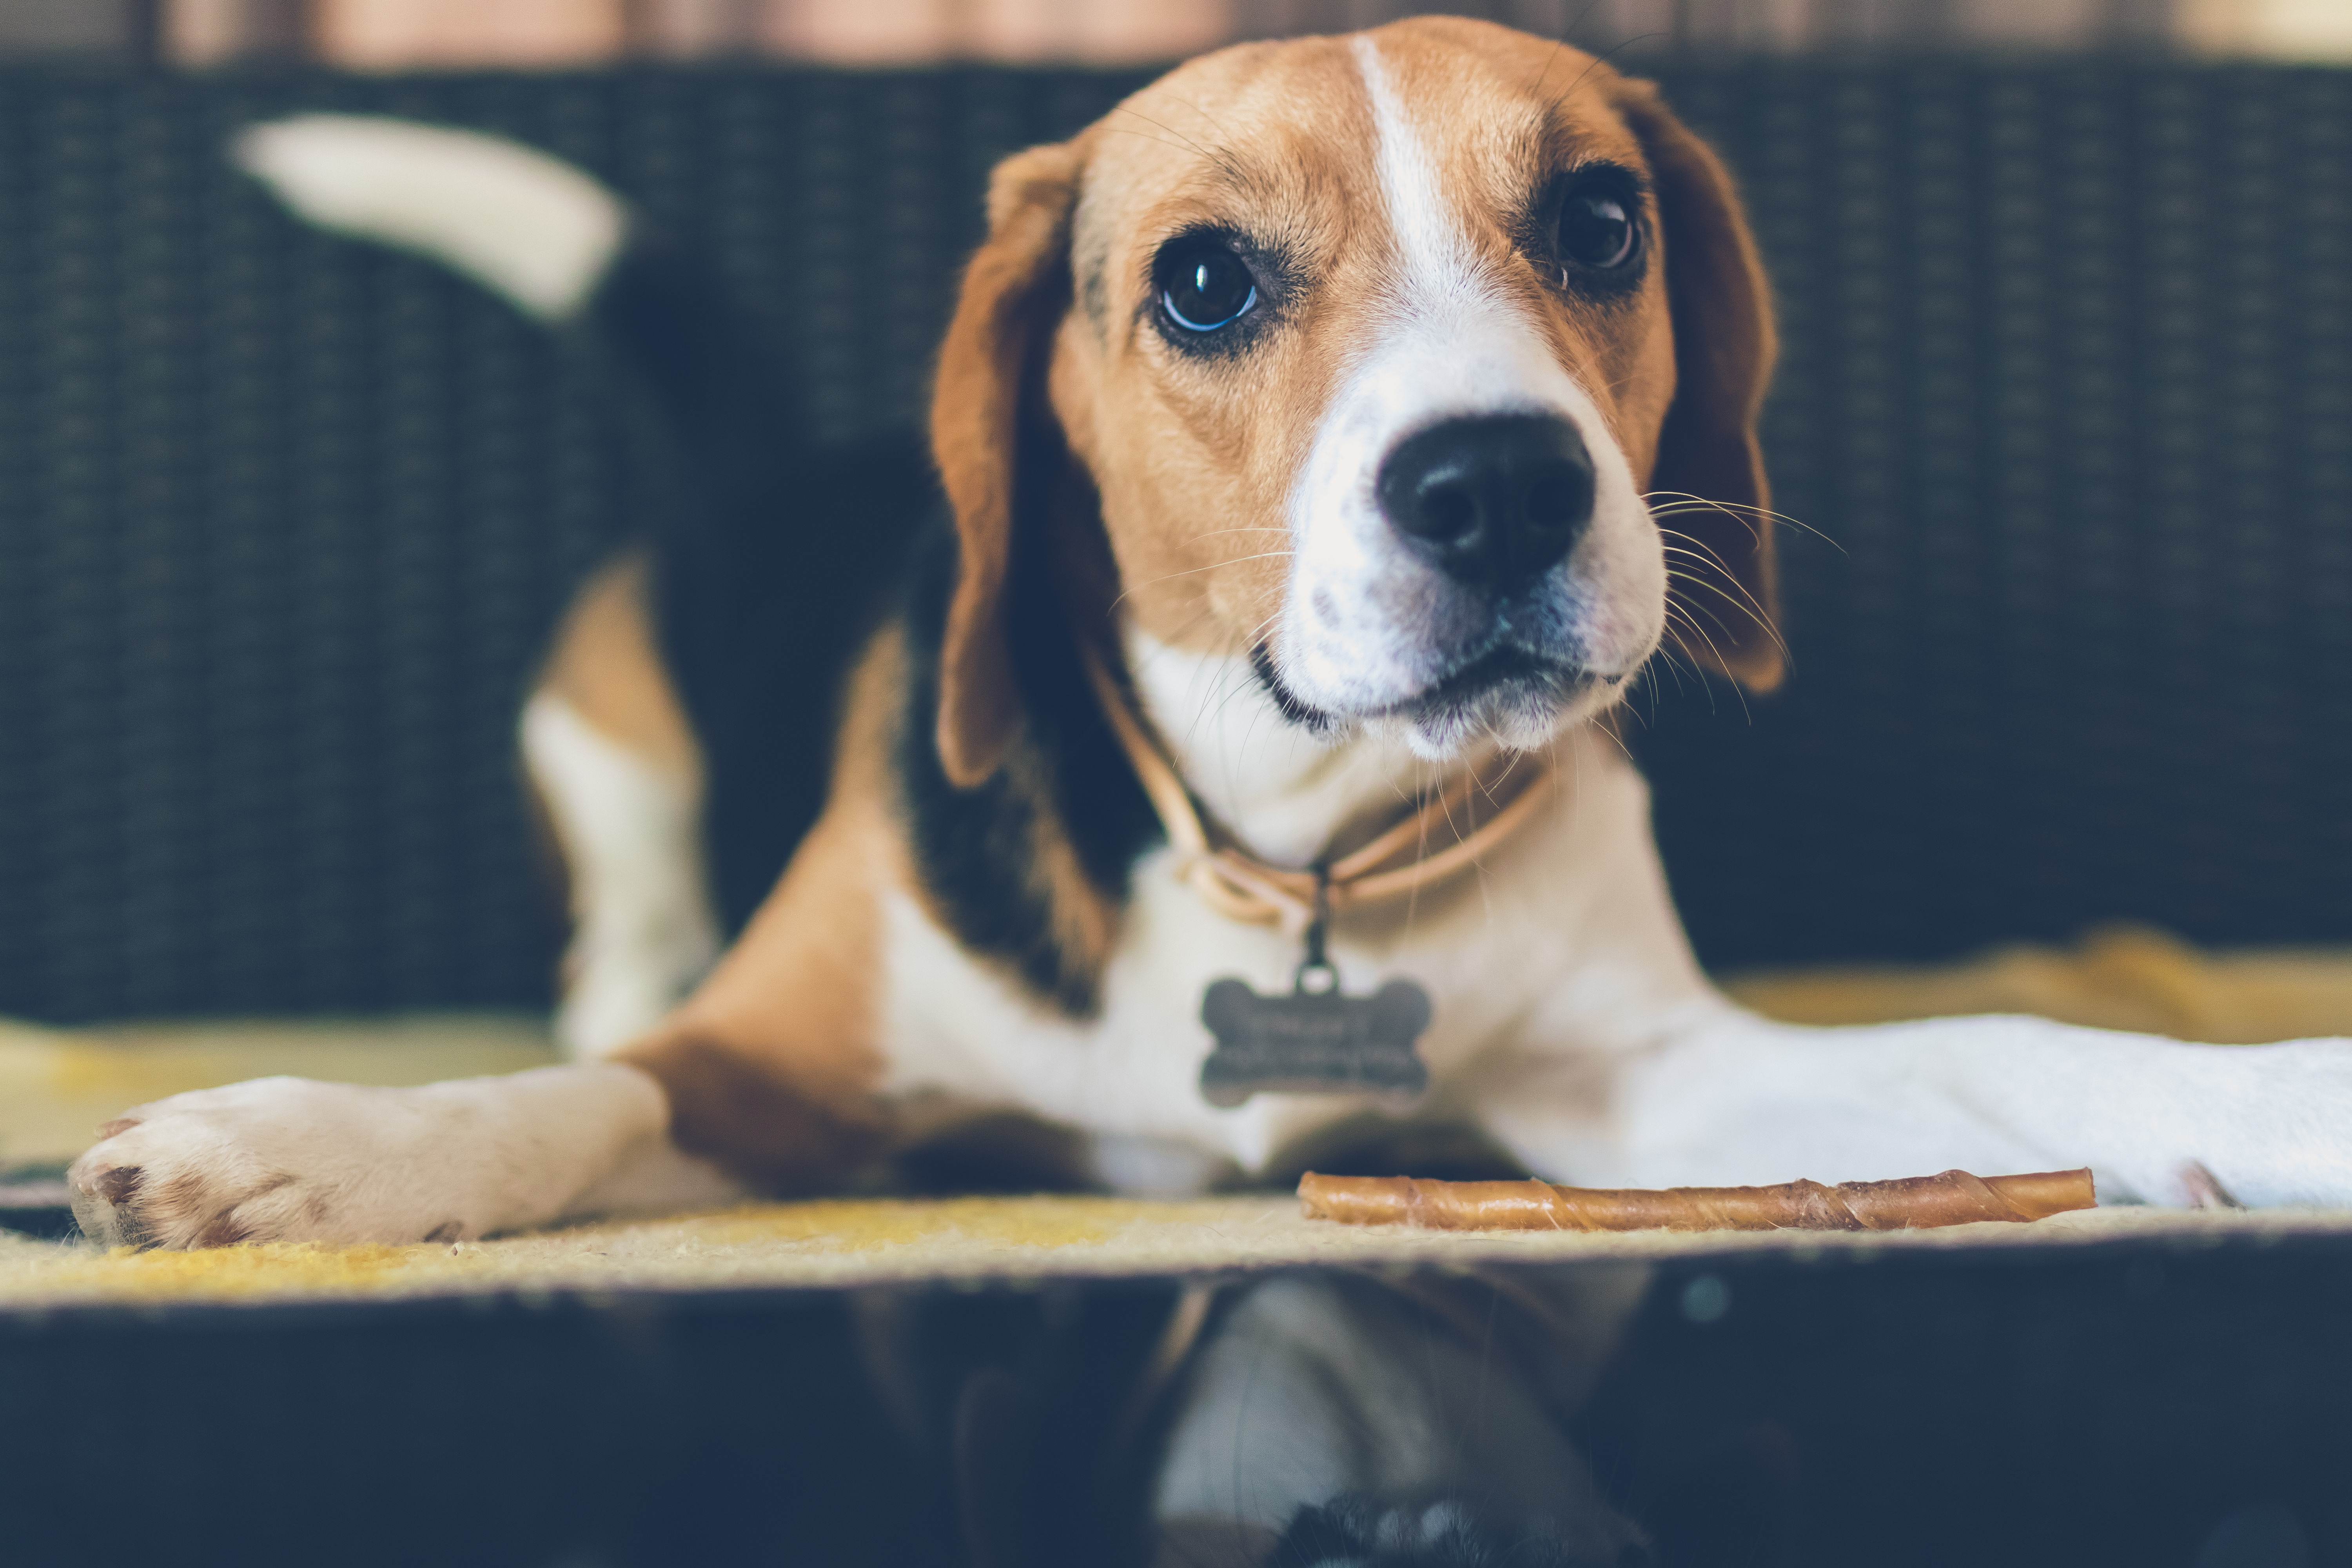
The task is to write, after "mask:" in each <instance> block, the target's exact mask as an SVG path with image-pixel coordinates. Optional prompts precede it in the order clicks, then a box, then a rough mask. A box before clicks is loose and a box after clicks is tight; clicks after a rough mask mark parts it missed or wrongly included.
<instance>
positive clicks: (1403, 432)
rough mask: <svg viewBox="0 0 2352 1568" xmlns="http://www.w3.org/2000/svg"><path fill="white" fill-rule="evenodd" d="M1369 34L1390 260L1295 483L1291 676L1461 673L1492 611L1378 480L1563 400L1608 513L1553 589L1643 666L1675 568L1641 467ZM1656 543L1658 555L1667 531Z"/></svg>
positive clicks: (1613, 653) (1326, 689)
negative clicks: (1412, 445) (1645, 492)
mask: <svg viewBox="0 0 2352 1568" xmlns="http://www.w3.org/2000/svg"><path fill="white" fill-rule="evenodd" d="M1353 47H1354V53H1355V58H1356V62H1357V67H1358V69H1359V70H1360V73H1361V75H1362V77H1363V81H1364V90H1365V94H1366V97H1367V98H1368V100H1369V101H1370V107H1371V110H1372V119H1373V124H1374V130H1375V134H1376V137H1377V142H1378V145H1377V147H1376V149H1375V153H1374V164H1373V166H1374V170H1375V172H1376V173H1377V174H1378V176H1379V181H1380V193H1381V206H1382V209H1383V214H1382V216H1384V217H1385V218H1386V220H1387V222H1386V227H1387V230H1388V234H1389V249H1390V255H1391V260H1390V264H1389V266H1388V268H1387V269H1386V276H1385V278H1384V279H1383V282H1382V284H1381V288H1380V291H1379V293H1378V294H1377V296H1376V297H1375V299H1374V300H1373V301H1372V303H1373V304H1374V306H1375V308H1374V309H1373V310H1371V311H1370V313H1369V314H1368V316H1367V318H1366V321H1367V329H1366V331H1365V333H1364V336H1363V338H1362V340H1361V341H1360V342H1356V343H1355V344H1353V345H1351V347H1350V351H1349V353H1348V356H1347V358H1346V359H1345V361H1344V362H1343V363H1342V367H1341V374H1340V379H1339V389H1338V391H1337V393H1336V394H1335V395H1334V396H1333V398H1332V401H1331V404H1330V406H1329V407H1328V409H1327V410H1326V412H1325V414H1324V416H1323V420H1322V426H1321V428H1320V429H1318V431H1317V432H1316V436H1315V439H1314V441H1313V443H1312V444H1311V446H1310V447H1309V448H1308V450H1307V458H1306V460H1305V461H1304V462H1303V463H1302V464H1301V466H1300V468H1299V471H1298V476H1297V480H1296V482H1295V485H1294V488H1293V489H1292V492H1291V498H1290V507H1289V511H1290V526H1291V532H1292V538H1293V540H1294V542H1295V543H1296V554H1295V559H1294V563H1293V568H1292V574H1291V582H1290V591H1289V594H1288V595H1287V598H1286V602H1285V605H1284V606H1283V610H1282V614H1281V616H1280V622H1279V624H1280V628H1281V630H1280V636H1279V649H1278V664H1279V666H1280V668H1281V669H1282V672H1283V676H1284V679H1285V680H1286V682H1287V683H1288V684H1289V685H1290V687H1291V688H1292V689H1293V690H1294V691H1295V692H1296V693H1297V695H1298V696H1299V698H1300V699H1301V700H1305V701H1306V702H1307V703H1308V704H1309V705H1311V706H1313V707H1317V708H1321V709H1324V710H1328V711H1333V712H1339V713H1355V714H1366V713H1374V712H1378V711H1379V710H1382V709H1386V708H1390V707H1392V706H1394V705H1395V704H1398V703H1401V702H1406V701H1409V700H1412V699H1413V698H1414V697H1416V696H1418V695H1419V694H1420V693H1422V692H1423V691H1424V690H1425V689H1427V688H1428V687H1429V686H1430V685H1432V684H1433V682H1435V681H1437V680H1440V679H1444V677H1445V676H1447V675H1448V674H1450V673H1452V671H1453V669H1454V667H1455V661H1456V660H1457V658H1458V657H1459V656H1460V654H1461V651H1462V649H1463V647H1465V642H1475V640H1476V636H1477V632H1476V629H1475V627H1474V626H1471V625H1470V624H1469V623H1468V621H1466V620H1465V616H1476V617H1480V618H1483V617H1484V616H1485V614H1486V612H1485V610H1484V609H1483V608H1481V607H1478V606H1477V605H1474V604H1472V603H1471V602H1470V601H1469V600H1467V599H1465V595H1463V594H1461V593H1460V592H1458V591H1457V590H1456V589H1455V588H1454V586H1453V585H1452V584H1449V583H1447V582H1446V581H1445V580H1444V578H1443V576H1442V575H1441V574H1438V573H1436V572H1434V571H1433V570H1432V569H1431V568H1430V567H1429V566H1428V565H1427V564H1426V563H1423V562H1421V561H1420V560H1419V559H1417V558H1416V557H1414V556H1413V555H1412V552H1409V551H1408V550H1406V549H1405V548H1404V547H1403V545H1402V542H1400V541H1399V540H1398V539H1397V538H1396V536H1395V534H1394V531H1393V530H1391V527H1390V526H1389V523H1388V520H1387V518H1386V516H1385V515H1384V514H1383V512H1382V510H1381V505H1380V497H1379V494H1378V480H1379V476H1380V470H1381V463H1382V462H1383V461H1384V460H1385V459H1386V458H1387V457H1388V455H1389V453H1390V452H1391V451H1393V450H1394V449H1395V447H1396V446H1397V444H1398V443H1399V442H1401V441H1402V440H1404V439H1406V438H1407V437H1411V436H1412V435H1414V434H1416V433H1417V432H1419V431H1421V430H1424V429H1426V428H1428V427H1429V426H1433V425H1435V424H1438V423H1440V422H1441V421H1444V420H1446V419H1451V418H1458V417H1464V416H1479V415H1489V414H1553V415H1559V416H1562V417H1564V418H1566V419H1568V420H1570V422H1571V423H1573V424H1574V425H1575V426H1576V427H1577V428H1578V430H1579V431H1580V432H1581V433H1582V435H1583V437H1584V439H1585V445H1586V447H1587V448H1588V449H1589V450H1590V451H1591V454H1592V459H1593V466H1594V473H1595V479H1596V504H1595V508H1594V519H1593V526H1592V527H1591V529H1590V530H1588V531H1587V535H1586V538H1585V541H1584V542H1583V543H1582V544H1581V545H1580V547H1579V548H1578V551H1577V552H1576V555H1575V557H1574V558H1573V561H1572V563H1571V572H1570V574H1563V576H1562V578H1561V579H1560V580H1559V581H1556V582H1555V583H1554V584H1553V585H1552V587H1551V589H1550V590H1549V593H1550V594H1551V595H1552V597H1553V605H1552V607H1553V608H1554V609H1556V610H1557V612H1558V614H1559V616H1562V617H1568V618H1573V619H1575V620H1576V622H1577V623H1578V625H1579V626H1580V633H1581V646H1580V647H1561V648H1559V649H1557V650H1554V651H1555V652H1556V653H1557V654H1558V656H1559V657H1562V658H1581V659H1583V660H1585V661H1587V662H1588V663H1590V664H1591V665H1592V666H1593V667H1594V668H1601V669H1605V670H1609V671H1611V672H1612V673H1614V672H1616V671H1617V670H1618V669H1619V668H1621V667H1622V668H1630V666H1631V665H1632V664H1634V663H1638V662H1639V661H1640V659H1641V658H1646V657H1647V655H1648V652H1649V648H1650V647H1651V645H1652V643H1653V642H1654V636H1655V634H1654V629H1651V627H1650V626H1649V623H1651V622H1654V620H1655V619H1656V618H1657V616H1658V614H1659V611H1658V610H1657V609H1656V608H1652V609H1649V610H1647V611H1644V610H1643V609H1642V608H1641V605H1642V603H1643V601H1644V600H1645V599H1649V598H1659V599H1660V601H1661V603H1663V597H1662V593H1663V591H1662V587H1661V586H1660V585H1659V584H1661V583H1662V581H1663V570H1664V568H1663V562H1662V560H1661V561H1659V562H1654V563H1649V564H1647V565H1645V564H1644V563H1643V561H1642V560H1641V556H1642V554H1643V548H1644V546H1643V537H1642V536H1643V532H1644V531H1645V530H1646V528H1647V515H1646V512H1645V511H1644V510H1643V508H1642V505H1641V502H1640V500H1639V498H1638V497H1637V496H1636V495H1635V494H1634V489H1633V474H1632V470H1631V468H1630V467H1629V466H1628V465H1627V463H1626V461H1625V458H1624V455H1623V454H1622V452H1621V451H1619V450H1618V448H1617V446H1616V443H1615V442H1614V441H1613V440H1612V438H1611V436H1610V433H1609V427H1608V424H1607V422H1606V420H1605V419H1603V418H1602V416H1601V411H1600V409H1599V407H1598V406H1597V405H1595V403H1594V401H1593V399H1592V397H1591V395H1589V394H1588V393H1587V392H1586V391H1585V389H1584V388H1583V387H1581V386H1580V385H1579V384H1577V382H1576V380H1575V378H1574V377H1573V376H1571V375H1570V374H1569V372H1568V370H1567V369H1566V367H1564V366H1563V365H1562V364H1561V363H1559V358H1558V353H1557V350H1556V348H1555V346H1554V344H1553V342H1552V341H1551V339H1550V337H1549V334H1548V332H1547V331H1545V329H1544V326H1543V324H1542V323H1541V322H1540V321H1536V320H1534V319H1532V318H1531V317H1530V315H1529V314H1528V309H1527V307H1526V305H1525V304H1524V303H1523V302H1522V301H1520V300H1517V299H1516V298H1515V297H1514V296H1513V294H1512V293H1511V291H1510V290H1509V289H1506V288H1505V287H1503V279H1502V277H1501V276H1500V275H1499V274H1497V273H1496V270H1495V265H1494V263H1493V262H1491V261H1489V260H1487V259H1486V258H1482V257H1481V256H1480V254H1479V250H1478V247H1476V246H1475V244H1474V243H1473V241H1472V236H1471V231H1470V227H1469V225H1468V221H1467V215H1465V213H1463V212H1462V211H1461V210H1460V209H1459V208H1458V206H1457V205H1455V200H1454V196H1453V195H1451V194H1450V193H1449V192H1448V191H1447V190H1446V189H1445V186H1444V181H1443V179H1442V178H1441V174H1440V166H1439V164H1438V163H1436V161H1435V160H1433V158H1432V157H1431V155H1430V141H1431V137H1430V135H1429V134H1428V132H1430V131H1431V130H1432V129H1433V128H1431V127H1428V126H1426V125H1423V124H1422V123H1419V122H1417V121H1415V120H1414V119H1413V118H1412V115H1411V113H1410V112H1409V111H1408V109H1407V106H1406V103H1405V101H1404V99H1403V98H1402V95H1401V94H1400V93H1399V92H1398V90H1397V88H1396V84H1395V82H1394V80H1393V79H1391V76H1390V73H1389V69H1388V66H1387V63H1386V62H1385V61H1384V60H1383V59H1382V58H1381V53H1380V48H1379V46H1378V45H1377V44H1375V43H1374V42H1373V41H1372V40H1371V39H1370V38H1369V37H1362V38H1358V39H1357V40H1356V41H1355V43H1354V46H1353ZM1437 134H1440V135H1442V134H1443V131H1442V129H1439V130H1438V131H1437ZM1646 549H1647V552H1648V553H1649V554H1650V555H1653V556H1654V555H1656V553H1657V546H1656V539H1655V535H1654V533H1651V534H1649V536H1648V541H1647V545H1646ZM1570 575H1572V576H1573V578H1574V579H1575V582H1574V584H1570V582H1569V581H1568V580H1567V579H1568V577H1569V576H1570ZM1408 738H1410V737H1408ZM1449 743H1450V742H1449ZM1440 749H1441V750H1443V749H1444V748H1443V747H1442V746H1441V748H1440ZM1431 754H1436V753H1435V752H1432V753H1431Z"/></svg>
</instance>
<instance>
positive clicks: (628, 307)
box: [229, 114, 805, 499]
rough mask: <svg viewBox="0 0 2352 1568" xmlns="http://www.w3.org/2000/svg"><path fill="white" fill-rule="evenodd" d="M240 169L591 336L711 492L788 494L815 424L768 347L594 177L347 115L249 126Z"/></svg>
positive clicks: (504, 144)
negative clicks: (781, 485) (797, 454)
mask: <svg viewBox="0 0 2352 1568" xmlns="http://www.w3.org/2000/svg"><path fill="white" fill-rule="evenodd" d="M229 157H230V159H231V161H232V162H233V163H236V165H237V166H238V167H239V168H241V169H243V170H244V171H245V172H246V173H247V174H251V175H252V176H253V177H254V178H255V179H257V180H258V181H259V182H261V184H264V185H265V186H267V187H268V189H269V190H270V192H271V193H272V194H273V195H276V196H277V197H278V199H279V200H280V201H281V202H283V203H284V204H285V205H287V207H288V208H289V209H290V210H291V211H292V212H293V213H294V214H295V215H296V216H299V217H300V218H302V219H303V220H305V221H306V222H308V223H310V225H311V226H314V227H317V228H321V229H325V230H327V231H329V232H331V233H335V234H341V235H345V236H348V237H352V238H355V239H364V240H369V241H372V242H373V243H375V244H379V245H384V246H389V247H394V248H397V249H402V250H406V251H410V252H412V253H415V254H416V255H420V256H423V257H425V258H428V259H430V260H433V261H436V262H438V263H440V264H441V265H443V266H445V267H447V268H450V269H451V270H453V271H455V272H457V273H460V274H462V275H464V276H466V277H467V278H470V279H474V280H475V281H476V282H478V283H479V284H481V285H482V286H483V287H484V288H486V289H489V290H490V291H491V292H493V293H495V294H497V295H499V296H500V297H501V298H503V299H505V300H508V301H509V303H511V304H512V305H513V306H514V307H515V309H517V310H520V311H521V312H522V313H523V314H525V315H527V316H530V317H531V318H533V319H535V320H537V321H542V322H545V323H547V324H548V325H549V326H551V327H556V328H566V327H578V328H584V329H586V330H587V331H589V332H590V333H592V334H593V336H594V337H596V338H597V339H599V340H601V341H602V342H604V344H605V345H606V346H607V347H608V348H609V349H610V350H611V351H612V352H613V353H615V354H616V355H617V356H618V357H619V359H620V361H621V363H622V367H623V369H624V370H625V372H626V373H627V374H629V375H630V377H631V378H632V379H633V380H634V381H635V383H636V384H638V385H639V386H640V387H641V388H642V389H643V390H644V392H645V393H646V394H647V395H649V396H650V397H651V398H652V400H653V403H654V405H655V407H656V411H657V412H658V413H659V414H660V415H661V416H663V418H664V419H665V421H666V422H667V424H668V425H669V426H670V427H671V429H672V431H673V432H674V434H675V435H676V437H677V440H678V442H679V443H680V445H681V446H682V447H684V448H685V450H686V452H687V453H688V457H689V458H692V459H693V460H694V462H695V465H696V467H697V468H698V470H699V471H700V474H701V477H702V479H703V480H704V482H706V483H709V484H713V485H715V486H717V487H718V488H719V489H720V490H721V491H722V492H723V491H725V490H728V489H734V490H737V491H738V492H739V493H741V492H744V491H748V490H750V489H757V488H760V487H762V486H771V485H773V484H775V483H777V482H779V481H780V480H782V481H785V482H789V479H790V477H791V476H790V474H789V472H787V471H783V469H782V468H780V462H779V460H780V459H784V460H786V462H787V463H788V461H789V458H790V457H791V456H792V455H793V453H794V451H795V449H796V448H797V447H799V445H800V443H799V440H798V438H797V437H798V433H799V432H801V431H802V430H803V429H804V428H805V426H804V422H803V419H802V418H801V416H800V410H799V408H798V407H797V405H796V399H795V398H794V396H793V394H792V391H791V386H790V381H789V378H788V377H787V376H786V375H785V374H784V367H783V365H782V363H781V361H780V359H779V356H778V355H777V354H776V353H774V352H773V350H772V348H771V347H770V345H769V344H768V343H767V342H766V338H765V334H764V333H762V332H761V331H758V330H757V328H756V326H755V324H754V323H753V322H751V321H749V320H748V319H747V318H746V317H745V315H744V313H743V312H742V311H741V310H740V309H738V308H736V307H735V305H734V304H733V302H732V300H730V296H729V294H728V291H727V290H726V289H725V288H724V287H722V286H721V285H720V283H719V279H717V278H716V277H714V276H713V275H712V274H711V273H710V271H709V269H708V268H704V267H700V266H698V265H696V264H694V263H693V262H692V261H691V260H689V259H688V258H686V257H683V256H680V255H678V254H676V253H675V252H673V251H670V250H668V249H667V248H665V247H663V246H661V245H660V244H659V243H657V242H656V241H655V240H653V239H651V238H650V237H648V236H647V235H646V232H645V228H644V226H643V225H642V224H641V223H639V222H638V221H637V220H636V218H635V216H634V215H633V214H632V213H631V211H630V209H629V206H628V204H627V203H626V202H625V201H624V200H622V198H621V197H620V196H619V195H617V194H615V193H614V192H613V191H612V190H610V189H608V188H606V187H605V186H604V184H600V183H599V182H598V181H597V180H596V179H595V177H594V176H593V175H591V174H588V173H587V172H586V171H584V170H583V169H580V168H577V167H575V166H574V165H572V164H571V163H565V162H563V161H562V159H560V158H556V157H553V156H551V155H550V154H548V153H542V152H540V151H538V150H537V149H535V148H531V147H526V146H524V145H523V144H521V143H520V142H510V141H508V140H507V139H506V138H504V137H500V136H493V135H489V134H487V133H485V132H476V131H461V130H456V129H452V128H448V127H444V126H437V125H425V124H420V123H418V122H416V121H408V120H394V119H384V118H378V117H373V116H364V115H347V114H306V115H298V116H295V117H293V118H291V119H287V120H277V121H266V122H264V123H261V124H257V125H251V126H248V127H247V128H246V129H245V130H244V131H242V132H239V133H238V134H237V135H236V138H235V139H234V140H233V141H232V142H230V144H229ZM730 499H731V498H730Z"/></svg>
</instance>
